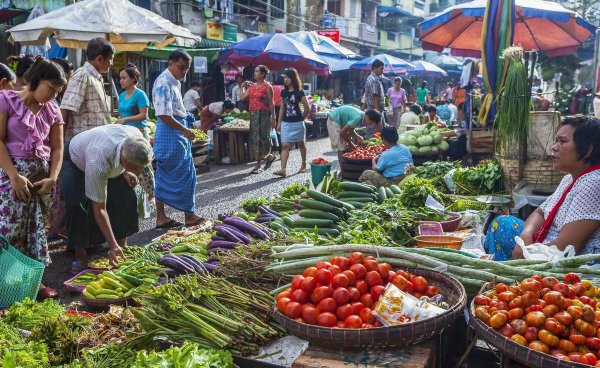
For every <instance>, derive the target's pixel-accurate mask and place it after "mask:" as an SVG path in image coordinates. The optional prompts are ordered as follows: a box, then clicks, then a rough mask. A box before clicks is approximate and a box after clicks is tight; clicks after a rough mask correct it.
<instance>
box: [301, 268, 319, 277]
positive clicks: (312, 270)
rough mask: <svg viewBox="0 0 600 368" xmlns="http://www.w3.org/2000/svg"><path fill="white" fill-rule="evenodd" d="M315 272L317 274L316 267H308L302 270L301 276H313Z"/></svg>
mask: <svg viewBox="0 0 600 368" xmlns="http://www.w3.org/2000/svg"><path fill="white" fill-rule="evenodd" d="M316 272H317V268H316V267H308V268H307V269H305V270H304V272H302V276H304V277H308V276H314V275H315V273H316Z"/></svg>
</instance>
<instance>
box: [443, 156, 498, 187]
mask: <svg viewBox="0 0 600 368" xmlns="http://www.w3.org/2000/svg"><path fill="white" fill-rule="evenodd" d="M452 180H453V181H454V184H456V193H458V194H465V195H480V194H492V193H495V192H497V191H498V190H499V189H500V186H501V184H502V169H501V167H500V164H498V162H496V161H483V162H481V163H480V164H479V165H477V166H474V167H468V168H460V169H457V170H456V171H454V174H453V175H452Z"/></svg>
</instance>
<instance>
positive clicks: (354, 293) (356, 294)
mask: <svg viewBox="0 0 600 368" xmlns="http://www.w3.org/2000/svg"><path fill="white" fill-rule="evenodd" d="M348 291H349V292H350V300H352V301H353V302H355V301H357V300H359V299H360V291H359V290H358V289H357V288H355V287H349V288H348Z"/></svg>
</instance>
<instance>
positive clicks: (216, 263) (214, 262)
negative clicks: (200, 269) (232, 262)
mask: <svg viewBox="0 0 600 368" xmlns="http://www.w3.org/2000/svg"><path fill="white" fill-rule="evenodd" d="M205 263H210V264H213V265H219V264H221V261H219V260H218V259H213V260H210V261H207V262H205Z"/></svg>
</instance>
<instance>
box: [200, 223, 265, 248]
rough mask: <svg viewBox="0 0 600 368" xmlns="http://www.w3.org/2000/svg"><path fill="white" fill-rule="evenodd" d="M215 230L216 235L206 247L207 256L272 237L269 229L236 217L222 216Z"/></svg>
mask: <svg viewBox="0 0 600 368" xmlns="http://www.w3.org/2000/svg"><path fill="white" fill-rule="evenodd" d="M274 216H275V215H274ZM215 230H216V231H217V233H216V235H215V236H213V237H212V241H211V242H210V243H208V244H207V246H206V249H207V252H208V254H209V255H214V254H215V253H218V252H227V251H229V250H231V249H233V248H235V247H237V246H238V245H242V244H244V245H247V244H250V242H251V241H252V240H254V239H259V240H267V239H271V237H272V231H271V230H270V229H269V228H267V227H265V226H263V225H261V224H259V223H257V222H250V221H246V220H244V219H243V218H240V217H237V216H224V217H223V219H222V223H221V224H218V225H217V226H215Z"/></svg>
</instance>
